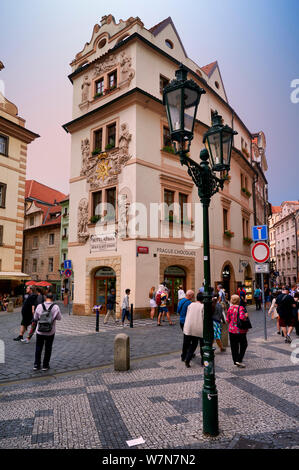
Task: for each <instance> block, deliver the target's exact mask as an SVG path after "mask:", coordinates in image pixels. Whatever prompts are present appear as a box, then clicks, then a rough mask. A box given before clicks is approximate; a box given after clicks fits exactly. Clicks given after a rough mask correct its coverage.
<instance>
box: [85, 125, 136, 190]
mask: <svg viewBox="0 0 299 470" xmlns="http://www.w3.org/2000/svg"><path fill="white" fill-rule="evenodd" d="M120 128H121V131H120V136H119V147H118V148H115V149H113V150H111V151H109V153H107V152H102V153H100V154H99V155H92V154H91V153H90V143H89V139H84V140H82V141H81V151H82V166H81V172H80V175H81V176H86V181H87V183H89V185H90V189H91V190H95V189H100V188H103V187H105V186H108V185H111V184H117V183H118V175H119V174H120V173H121V171H122V168H123V166H124V165H125V164H126V163H127V161H128V160H129V159H130V158H131V155H129V142H130V140H131V139H132V134H130V133H129V128H128V125H127V124H126V123H123V124H121V126H120Z"/></svg>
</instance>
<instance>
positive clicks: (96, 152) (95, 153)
mask: <svg viewBox="0 0 299 470" xmlns="http://www.w3.org/2000/svg"><path fill="white" fill-rule="evenodd" d="M101 152H102V150H101V149H94V150H93V152H91V153H92V155H99V154H100V153H101Z"/></svg>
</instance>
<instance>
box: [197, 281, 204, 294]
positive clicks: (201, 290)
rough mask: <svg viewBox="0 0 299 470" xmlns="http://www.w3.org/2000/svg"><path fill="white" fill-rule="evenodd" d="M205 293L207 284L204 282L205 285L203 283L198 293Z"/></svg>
mask: <svg viewBox="0 0 299 470" xmlns="http://www.w3.org/2000/svg"><path fill="white" fill-rule="evenodd" d="M204 291H205V283H204V282H203V283H202V286H201V287H200V288H199V291H198V292H200V293H201V294H203V293H204Z"/></svg>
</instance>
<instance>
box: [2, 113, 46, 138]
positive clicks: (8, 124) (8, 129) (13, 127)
mask: <svg viewBox="0 0 299 470" xmlns="http://www.w3.org/2000/svg"><path fill="white" fill-rule="evenodd" d="M0 132H4V133H5V134H8V135H9V136H12V137H15V138H17V139H19V140H21V141H22V142H25V143H26V144H30V143H31V142H32V141H33V140H35V139H37V138H38V137H40V136H39V135H38V134H36V133H35V132H32V131H30V130H29V129H26V128H25V127H22V126H19V125H18V124H16V123H14V122H12V121H10V120H8V119H6V118H4V117H3V116H0Z"/></svg>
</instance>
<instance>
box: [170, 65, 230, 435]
mask: <svg viewBox="0 0 299 470" xmlns="http://www.w3.org/2000/svg"><path fill="white" fill-rule="evenodd" d="M175 74H176V79H175V80H172V81H171V82H170V83H169V84H168V85H167V86H166V87H165V88H164V90H163V104H164V105H165V106H166V113H167V118H168V123H169V129H170V136H171V140H172V141H173V143H174V149H175V154H176V155H179V156H180V161H181V164H182V165H186V166H187V168H188V174H189V175H190V176H191V178H192V180H193V182H194V184H195V185H196V187H197V189H198V195H199V198H200V201H201V203H202V206H203V259H204V331H203V336H204V338H203V340H204V346H203V361H204V385H203V390H202V404H203V407H202V408H203V432H204V434H207V435H210V436H217V435H218V434H219V425H218V393H217V388H216V381H215V367H214V348H213V341H214V330H213V320H212V289H211V273H210V239H209V205H210V202H211V198H212V196H213V195H214V194H215V193H217V192H218V191H219V188H221V189H222V188H223V185H224V181H225V178H218V177H217V176H216V175H215V172H225V173H226V175H227V173H228V172H229V170H230V158H231V149H232V142H233V136H234V134H237V132H235V131H234V130H233V129H231V128H230V127H228V126H226V125H223V123H222V117H221V116H219V115H218V113H217V112H216V113H214V114H213V116H212V127H210V129H209V130H208V131H207V132H206V133H205V134H204V138H203V143H204V144H205V145H206V148H205V149H203V150H202V151H201V152H200V159H201V162H200V163H197V162H195V161H194V160H192V159H191V158H190V157H189V156H188V152H189V150H190V145H191V140H192V139H193V135H194V125H195V120H196V112H197V108H198V105H199V101H200V98H201V95H202V94H204V93H205V90H203V89H202V88H200V87H199V86H198V85H197V84H196V83H195V82H194V81H193V80H187V69H186V67H185V66H184V65H182V64H181V65H180V68H179V70H177V71H176V73H175ZM208 160H209V162H208ZM209 163H210V165H209Z"/></svg>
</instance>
